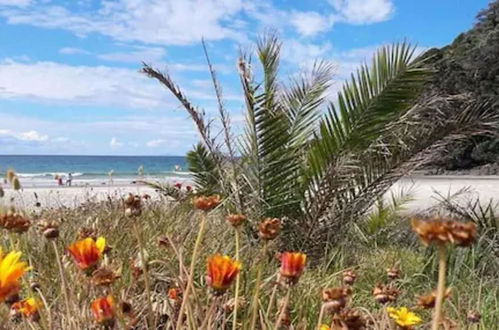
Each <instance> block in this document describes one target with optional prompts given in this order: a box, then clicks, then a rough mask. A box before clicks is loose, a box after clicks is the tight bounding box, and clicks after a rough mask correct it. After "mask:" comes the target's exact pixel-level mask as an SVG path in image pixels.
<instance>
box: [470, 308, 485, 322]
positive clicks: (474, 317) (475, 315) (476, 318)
mask: <svg viewBox="0 0 499 330" xmlns="http://www.w3.org/2000/svg"><path fill="white" fill-rule="evenodd" d="M467 318H468V322H470V323H478V322H480V319H481V318H482V315H481V314H480V313H479V312H478V311H469V312H468V317H467Z"/></svg>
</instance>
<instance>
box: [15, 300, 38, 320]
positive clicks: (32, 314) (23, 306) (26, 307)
mask: <svg viewBox="0 0 499 330" xmlns="http://www.w3.org/2000/svg"><path fill="white" fill-rule="evenodd" d="M11 309H12V310H13V311H14V312H15V313H20V314H22V315H23V316H25V317H29V318H36V317H37V315H38V310H39V309H40V304H39V303H38V301H37V300H36V299H35V298H28V299H24V300H21V301H18V302H16V303H14V304H13V305H12V307H11Z"/></svg>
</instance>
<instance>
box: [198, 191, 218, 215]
mask: <svg viewBox="0 0 499 330" xmlns="http://www.w3.org/2000/svg"><path fill="white" fill-rule="evenodd" d="M192 203H193V205H194V207H195V208H197V209H199V210H203V211H205V212H208V211H211V210H213V209H214V208H215V207H217V206H218V205H219V204H220V196H219V195H212V196H198V197H194V199H193V200H192Z"/></svg>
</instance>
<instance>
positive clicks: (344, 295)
mask: <svg viewBox="0 0 499 330" xmlns="http://www.w3.org/2000/svg"><path fill="white" fill-rule="evenodd" d="M351 294H352V289H350V288H349V287H339V288H329V289H325V290H323V291H322V300H323V301H324V310H325V311H326V312H327V313H331V314H334V313H338V312H339V311H340V310H342V309H343V308H345V306H346V304H347V301H348V297H349V296H350V295H351Z"/></svg>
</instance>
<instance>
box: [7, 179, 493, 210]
mask: <svg viewBox="0 0 499 330" xmlns="http://www.w3.org/2000/svg"><path fill="white" fill-rule="evenodd" d="M170 183H171V184H173V183H174V182H170ZM189 183H190V182H189V180H184V181H183V184H184V185H185V184H189ZM75 184H76V186H72V187H67V186H64V187H57V186H42V187H24V188H23V189H22V191H21V192H16V191H13V190H12V189H10V188H7V189H5V199H4V202H5V201H9V200H10V199H11V198H13V202H14V204H15V205H16V206H17V207H20V208H23V209H33V208H34V207H36V206H35V204H36V202H37V201H38V202H39V203H40V204H41V207H62V206H64V207H75V206H78V205H80V204H81V203H83V202H85V201H87V200H94V201H102V200H105V199H108V198H119V197H121V196H125V195H127V194H128V193H133V194H139V195H143V194H148V195H150V196H151V197H152V198H153V199H157V198H160V196H159V194H158V193H157V192H156V191H155V190H154V188H151V187H149V186H147V185H144V184H139V183H136V184H131V183H130V181H123V182H120V181H117V182H113V183H109V182H107V183H106V184H103V183H99V184H98V185H97V184H96V185H90V184H85V185H79V186H78V182H75ZM463 190H466V192H465V193H463V194H460V195H459V197H458V198H457V199H456V200H457V201H459V202H460V203H462V204H463V205H464V204H466V203H467V202H468V201H469V200H473V199H477V198H479V199H480V201H481V203H482V204H486V203H488V202H489V201H490V200H496V199H497V197H498V196H499V176H412V177H405V178H403V179H401V180H400V181H399V182H397V183H396V184H395V185H394V186H393V187H392V188H391V189H390V190H389V192H388V193H387V195H386V196H385V197H386V198H389V197H390V195H391V194H392V193H393V194H395V195H396V196H398V195H400V194H401V192H404V193H406V194H407V193H408V194H410V196H411V197H412V199H413V200H412V201H411V202H409V203H408V204H407V207H406V210H405V211H406V212H419V211H422V210H425V209H427V208H429V207H431V206H434V205H436V204H437V203H438V199H439V196H438V195H439V194H440V195H442V196H450V195H453V194H456V193H458V192H459V191H463Z"/></svg>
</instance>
